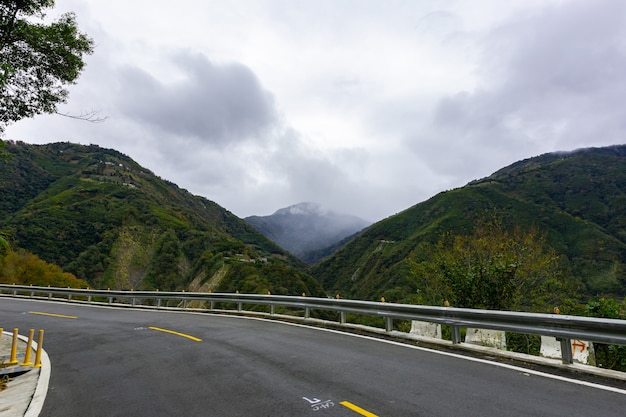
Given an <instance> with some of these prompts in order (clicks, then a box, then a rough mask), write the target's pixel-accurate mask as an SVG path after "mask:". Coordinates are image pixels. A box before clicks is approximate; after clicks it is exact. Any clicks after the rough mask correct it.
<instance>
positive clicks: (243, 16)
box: [4, 0, 626, 221]
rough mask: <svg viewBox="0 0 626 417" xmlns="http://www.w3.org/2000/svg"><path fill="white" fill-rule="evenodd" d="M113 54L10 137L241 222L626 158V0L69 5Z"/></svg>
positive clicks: (378, 206)
mask: <svg viewBox="0 0 626 417" xmlns="http://www.w3.org/2000/svg"><path fill="white" fill-rule="evenodd" d="M66 11H74V12H75V13H76V15H77V20H78V22H79V25H80V27H81V30H82V31H84V32H87V33H88V34H89V35H90V36H91V37H92V38H93V39H94V40H95V43H96V48H95V52H94V54H93V55H92V56H89V57H88V58H87V66H86V68H85V71H84V72H83V74H82V76H81V78H80V79H79V80H78V84H77V85H76V86H73V87H72V88H71V92H70V97H69V100H68V103H67V104H66V105H64V106H62V107H61V109H60V110H61V111H63V112H68V113H72V114H80V113H83V112H86V111H90V110H98V111H100V114H101V115H102V116H106V117H108V119H107V120H106V121H105V122H103V123H98V124H94V123H87V122H82V121H76V120H72V119H68V118H65V117H62V116H58V115H57V116H37V117H36V118H34V119H29V120H23V121H20V122H18V123H15V124H14V125H11V126H10V127H9V128H8V129H7V131H6V134H5V137H4V138H5V139H13V140H22V141H25V142H28V143H50V142H58V141H70V142H74V143H82V144H90V143H93V144H97V145H100V146H102V147H106V148H113V149H116V150H118V151H120V152H122V153H124V154H126V155H128V156H130V157H131V158H133V159H134V160H135V161H137V162H138V163H140V164H141V165H143V166H144V167H146V168H148V169H150V170H151V171H153V172H154V173H155V174H157V175H159V176H160V177H162V178H165V179H167V180H170V181H172V182H174V183H176V184H177V185H179V186H180V187H181V188H185V189H187V190H189V191H190V192H192V193H193V194H197V195H201V196H204V197H207V198H208V199H210V200H213V201H215V202H216V203H218V204H219V205H221V206H222V207H224V208H226V209H228V210H230V211H231V212H233V213H234V214H236V215H237V216H239V217H246V216H249V215H253V214H256V215H268V214H271V213H273V212H274V211H275V210H277V209H279V208H282V207H286V206H289V205H291V204H295V203H299V202H303V201H311V202H317V203H320V204H322V205H323V206H325V207H327V208H329V209H332V210H335V211H338V212H342V213H347V214H354V215H357V216H360V217H362V218H364V219H367V220H371V221H377V220H380V219H383V218H385V217H388V216H390V215H392V214H394V213H397V212H399V211H402V210H404V209H406V208H408V207H410V206H412V205H414V204H417V203H419V202H421V201H424V200H426V199H428V198H430V197H432V196H433V195H435V194H437V193H438V192H440V191H445V190H448V189H452V188H456V187H460V186H463V185H465V184H467V183H468V182H469V181H471V180H474V179H478V178H483V177H486V176H488V175H490V174H491V173H493V172H495V171H496V170H498V169H500V168H502V167H504V166H507V165H509V164H511V163H513V162H516V161H518V160H521V159H525V158H529V157H533V156H536V155H539V154H542V153H546V152H552V151H569V150H574V149H578V148H581V147H590V146H607V145H613V144H623V143H626V135H625V131H626V1H623V0H571V1H570V0H519V1H518V0H507V1H502V0H471V1H470V0H456V1H455V0H405V1H399V0H398V1H396V0H378V1H368V0H358V1H357V0H352V1H351V0H307V1H304V0H249V1H243V0H242V1H239V0H228V1H222V0H178V1H176V2H172V1H171V0H168V1H165V0H132V1H128V0H83V1H78V0H57V2H56V8H55V9H54V10H53V11H51V12H50V13H49V17H57V16H58V15H59V14H61V13H63V12H66Z"/></svg>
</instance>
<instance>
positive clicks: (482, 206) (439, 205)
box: [312, 146, 626, 301]
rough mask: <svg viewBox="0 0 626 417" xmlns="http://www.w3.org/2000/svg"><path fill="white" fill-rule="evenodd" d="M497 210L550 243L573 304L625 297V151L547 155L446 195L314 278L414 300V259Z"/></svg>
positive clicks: (396, 219)
mask: <svg viewBox="0 0 626 417" xmlns="http://www.w3.org/2000/svg"><path fill="white" fill-rule="evenodd" d="M494 211H495V212H497V213H499V215H501V216H503V217H504V220H505V221H506V222H507V224H509V225H510V226H519V227H521V228H523V229H530V228H532V227H534V228H536V229H538V230H539V231H540V232H542V233H544V234H545V235H546V244H547V245H548V246H549V247H551V248H553V249H554V250H555V251H556V253H557V254H559V255H560V260H561V262H560V269H561V272H562V275H563V276H564V277H566V279H567V280H568V281H569V282H570V283H574V284H575V285H574V286H575V287H576V291H577V292H578V294H572V295H571V296H572V297H579V298H581V299H584V298H586V297H588V296H595V295H598V294H603V295H613V296H620V297H623V296H624V295H626V269H625V268H624V265H625V264H626V146H615V147H609V148H600V149H585V150H580V151H576V152H573V153H568V154H564V153H561V154H547V155H542V156H539V157H536V158H531V159H528V160H525V161H520V162H518V163H516V164H513V165H511V166H509V167H507V168H504V169H502V170H500V171H498V172H496V173H494V174H493V175H492V176H490V177H488V178H485V179H482V180H479V181H474V182H472V183H470V184H468V185H467V186H465V187H462V188H459V189H455V190H452V191H447V192H443V193H440V194H438V195H436V196H434V197H432V198H431V199H429V200H427V201H425V202H423V203H420V204H417V205H415V206H413V207H411V208H409V209H407V210H405V211H403V212H401V213H399V214H397V215H395V216H393V217H390V218H388V219H385V220H382V221H380V222H378V223H376V224H375V225H373V226H371V227H369V228H368V229H366V230H365V231H364V232H362V233H361V234H359V235H358V236H357V237H356V238H355V239H354V240H353V241H352V242H350V243H349V244H348V245H346V246H345V247H344V248H342V249H341V250H339V251H338V252H337V253H335V254H334V255H333V256H331V257H330V258H328V259H326V260H324V261H322V262H321V263H319V264H317V265H315V266H314V268H313V270H312V274H313V275H314V276H315V277H316V278H317V279H318V280H319V281H320V282H321V283H322V284H323V286H324V287H325V288H326V289H327V290H332V291H335V292H338V293H340V294H341V295H342V296H345V297H350V298H359V299H372V300H376V299H380V297H383V296H384V297H386V298H387V299H388V300H390V301H403V300H409V299H410V298H411V295H412V294H415V293H416V292H418V291H420V288H419V285H417V284H416V280H414V279H412V277H411V273H410V263H409V260H412V259H419V258H420V256H423V255H422V249H423V245H425V244H428V243H435V242H437V241H438V240H439V239H440V237H441V236H442V235H444V234H446V233H451V234H462V235H467V234H471V233H472V231H473V230H474V227H475V225H476V224H477V222H478V221H479V220H480V219H484V217H485V216H486V215H488V214H489V213H493V212H494Z"/></svg>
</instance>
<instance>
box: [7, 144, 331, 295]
mask: <svg viewBox="0 0 626 417" xmlns="http://www.w3.org/2000/svg"><path fill="white" fill-rule="evenodd" d="M5 151H6V152H8V153H9V154H10V155H11V157H10V158H9V159H8V160H6V161H4V162H0V230H3V231H4V232H5V233H7V234H8V235H9V236H10V238H11V240H12V242H13V245H14V246H17V247H21V248H24V249H26V250H28V251H31V252H33V253H35V254H37V255H38V256H40V257H41V258H42V259H44V260H46V261H48V262H52V263H55V264H57V265H59V266H61V267H62V268H63V269H64V270H65V271H67V272H71V273H73V274H74V275H76V276H77V277H78V278H82V279H85V280H87V281H88V282H89V283H90V284H91V285H93V286H95V287H100V288H106V287H111V288H135V289H143V288H156V289H162V290H173V289H191V290H206V291H208V290H211V291H235V290H239V291H242V292H259V291H271V292H272V293H276V294H301V293H303V292H304V293H307V294H316V295H320V294H322V290H321V287H320V285H319V284H318V283H317V282H316V281H315V280H313V279H312V278H311V277H310V276H309V275H308V274H306V273H305V272H303V271H304V268H305V265H304V264H303V263H302V262H301V261H300V260H298V259H297V258H295V257H294V256H292V255H290V254H288V253H287V252H285V251H284V250H282V249H281V248H279V247H278V246H276V245H275V244H274V243H272V242H271V241H269V240H268V239H267V238H265V237H264V236H263V235H262V234H260V233H258V232H256V231H255V230H254V229H253V228H252V227H251V226H250V225H248V224H247V223H246V222H245V221H243V220H241V219H239V218H237V217H236V216H234V215H233V214H232V213H230V212H228V211H227V210H225V209H223V208H222V207H220V206H218V205H217V204H215V203H214V202H211V201H209V200H207V199H205V198H202V197H198V196H194V195H192V194H190V193H189V192H187V191H186V190H183V189H180V188H179V187H177V186H176V185H175V184H173V183H171V182H168V181H165V180H163V179H161V178H158V177H156V176H155V175H154V174H152V173H151V172H150V171H149V170H147V169H145V168H142V167H141V166H139V165H138V164H137V163H136V162H134V161H133V160H132V159H130V158H128V157H127V156H125V155H123V154H121V153H119V152H117V151H114V150H111V149H103V148H100V147H98V146H96V145H90V146H83V145H76V144H70V143H53V144H48V145H29V144H25V143H22V142H17V143H14V142H6V147H5Z"/></svg>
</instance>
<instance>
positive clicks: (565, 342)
mask: <svg viewBox="0 0 626 417" xmlns="http://www.w3.org/2000/svg"><path fill="white" fill-rule="evenodd" d="M558 340H559V342H561V360H562V361H563V363H564V364H567V365H569V364H572V363H573V362H574V357H573V355H572V341H571V339H566V338H558Z"/></svg>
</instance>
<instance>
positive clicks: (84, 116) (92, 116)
mask: <svg viewBox="0 0 626 417" xmlns="http://www.w3.org/2000/svg"><path fill="white" fill-rule="evenodd" d="M56 114H58V115H59V116H64V117H69V118H70V119H76V120H84V121H87V122H90V123H102V122H104V121H105V120H107V119H108V118H109V116H100V110H91V111H89V112H82V113H80V114H71V113H61V112H56Z"/></svg>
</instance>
